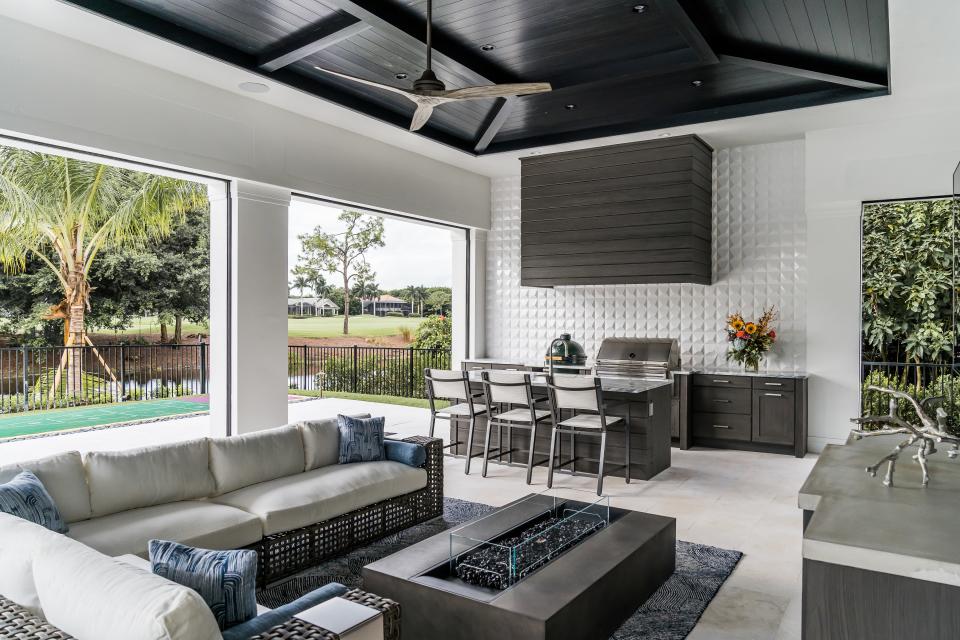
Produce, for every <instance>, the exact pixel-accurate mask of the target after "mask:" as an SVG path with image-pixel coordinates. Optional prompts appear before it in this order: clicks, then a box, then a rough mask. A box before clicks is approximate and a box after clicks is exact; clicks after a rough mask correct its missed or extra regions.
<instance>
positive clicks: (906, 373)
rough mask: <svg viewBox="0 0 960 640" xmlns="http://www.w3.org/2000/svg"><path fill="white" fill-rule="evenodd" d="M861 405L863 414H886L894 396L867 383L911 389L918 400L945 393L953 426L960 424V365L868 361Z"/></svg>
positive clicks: (863, 377) (863, 374)
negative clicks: (872, 389) (870, 388)
mask: <svg viewBox="0 0 960 640" xmlns="http://www.w3.org/2000/svg"><path fill="white" fill-rule="evenodd" d="M861 376H862V377H861V386H862V388H861V394H860V409H861V412H862V413H863V415H866V414H872V415H878V414H886V413H887V412H888V411H889V405H890V396H889V395H888V394H885V393H879V392H877V391H871V390H869V389H868V388H867V387H869V386H871V385H873V386H877V387H887V388H891V389H896V390H898V391H904V392H906V393H909V394H910V395H911V396H913V397H914V398H917V399H918V400H923V399H924V398H931V397H938V396H942V397H943V398H944V402H943V404H942V406H943V408H944V409H945V410H946V411H947V416H948V423H949V424H950V425H951V427H953V428H956V427H958V426H960V393H958V392H960V365H958V364H915V363H909V362H864V363H863V365H862V373H861Z"/></svg>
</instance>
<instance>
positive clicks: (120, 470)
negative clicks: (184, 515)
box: [84, 438, 213, 517]
mask: <svg viewBox="0 0 960 640" xmlns="http://www.w3.org/2000/svg"><path fill="white" fill-rule="evenodd" d="M209 459H210V445H209V441H208V440H207V439H206V438H201V439H199V440H188V441H186V442H176V443H173V444H164V445H160V446H156V447H142V448H139V449H128V450H126V451H90V452H89V453H87V454H86V455H85V456H84V465H85V466H86V469H87V482H88V483H89V485H90V504H91V506H92V507H93V515H94V517H100V516H105V515H109V514H111V513H118V512H120V511H126V510H128V509H137V508H140V507H151V506H153V505H157V504H166V503H169V502H179V501H181V500H194V499H197V498H206V497H208V496H209V495H210V494H212V493H213V476H212V475H210V462H209Z"/></svg>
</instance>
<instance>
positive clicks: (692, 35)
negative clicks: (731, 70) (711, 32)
mask: <svg viewBox="0 0 960 640" xmlns="http://www.w3.org/2000/svg"><path fill="white" fill-rule="evenodd" d="M657 7H658V8H659V9H660V11H662V12H663V15H664V16H665V17H666V18H667V20H669V21H670V23H671V24H672V25H673V27H674V28H675V29H676V30H677V31H679V32H680V36H681V37H682V38H683V40H684V41H685V42H686V43H687V45H688V46H689V47H690V48H691V49H693V50H694V51H695V52H696V54H697V57H698V58H700V62H701V63H702V64H717V63H718V62H719V61H720V60H719V59H718V57H717V53H716V52H715V51H714V50H713V47H712V46H710V42H708V41H707V38H706V36H704V35H703V31H701V30H700V27H698V26H697V24H696V23H695V22H694V21H693V19H692V18H691V17H690V14H688V13H687V10H686V9H684V8H683V6H681V4H680V0H657Z"/></svg>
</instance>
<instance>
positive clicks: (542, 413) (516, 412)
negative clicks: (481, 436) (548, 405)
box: [493, 409, 550, 423]
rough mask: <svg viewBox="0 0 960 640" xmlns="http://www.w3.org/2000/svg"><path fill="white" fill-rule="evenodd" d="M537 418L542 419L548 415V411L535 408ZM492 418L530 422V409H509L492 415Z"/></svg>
mask: <svg viewBox="0 0 960 640" xmlns="http://www.w3.org/2000/svg"><path fill="white" fill-rule="evenodd" d="M535 412H536V414H537V420H538V421H539V420H543V419H544V418H546V417H547V416H549V415H550V412H549V411H546V410H544V409H535ZM493 419H494V420H510V421H512V422H527V423H529V422H530V409H511V410H510V411H504V412H503V413H498V414H496V415H494V416H493Z"/></svg>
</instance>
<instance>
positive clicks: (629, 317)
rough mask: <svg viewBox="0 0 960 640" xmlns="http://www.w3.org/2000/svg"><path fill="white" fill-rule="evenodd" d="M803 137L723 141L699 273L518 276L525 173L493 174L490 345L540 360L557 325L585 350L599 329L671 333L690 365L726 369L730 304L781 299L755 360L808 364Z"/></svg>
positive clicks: (746, 307) (755, 309)
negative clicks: (702, 280)
mask: <svg viewBox="0 0 960 640" xmlns="http://www.w3.org/2000/svg"><path fill="white" fill-rule="evenodd" d="M803 167H804V159H803V143H802V142H801V141H793V142H781V143H775V144H764V145H755V146H745V147H734V148H731V149H723V150H720V151H717V152H716V153H715V154H714V167H713V202H714V205H713V206H714V216H713V279H714V284H712V285H710V286H702V285H694V284H649V285H592V286H575V287H558V288H555V289H538V288H531V287H521V286H520V177H519V176H516V177H507V178H496V179H494V180H493V185H492V189H493V193H492V221H491V222H492V228H491V231H490V234H489V236H488V242H487V319H486V320H487V340H486V342H487V355H488V356H489V357H494V358H504V359H508V360H519V361H526V360H538V359H539V358H541V357H542V355H543V352H544V351H545V350H546V348H547V345H548V344H549V343H550V340H552V339H553V338H555V337H556V336H557V335H558V334H559V333H560V332H561V331H568V332H569V333H571V334H573V337H574V339H575V340H577V341H579V342H581V343H582V344H583V345H584V347H585V348H586V350H587V353H588V354H589V355H590V356H591V357H592V356H593V355H595V354H596V350H597V348H598V347H599V345H600V341H601V340H603V338H604V337H606V336H631V337H632V336H646V337H659V338H670V337H672V338H677V339H678V340H679V341H680V354H681V364H682V366H684V367H685V368H718V367H719V368H724V367H727V366H728V365H727V363H726V361H725V354H726V342H725V339H724V334H723V331H722V329H723V323H724V319H725V318H726V316H727V314H728V313H730V312H731V311H737V310H740V311H742V312H743V313H744V314H745V315H750V316H754V315H759V314H760V313H761V312H762V311H763V308H764V307H765V306H769V305H776V307H777V308H778V309H779V311H780V316H779V318H778V320H777V321H776V328H777V333H778V334H779V340H778V343H777V345H776V346H775V347H774V350H773V352H772V354H771V355H770V357H769V358H768V359H767V360H766V361H765V363H764V364H763V365H761V368H762V369H767V370H786V371H801V370H803V369H804V366H805V362H804V359H805V348H804V340H805V331H806V311H805V305H806V303H805V298H806V282H807V278H806V259H807V250H806V239H807V236H806V224H805V213H804V206H803V192H804V180H803Z"/></svg>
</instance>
